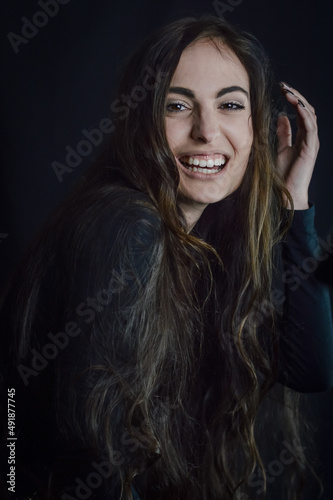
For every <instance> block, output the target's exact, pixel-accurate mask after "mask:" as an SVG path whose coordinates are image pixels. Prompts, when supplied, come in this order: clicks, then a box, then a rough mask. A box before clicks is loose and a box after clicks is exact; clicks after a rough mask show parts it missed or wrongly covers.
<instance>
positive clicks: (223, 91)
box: [169, 85, 249, 99]
mask: <svg viewBox="0 0 333 500" xmlns="http://www.w3.org/2000/svg"><path fill="white" fill-rule="evenodd" d="M237 90H238V91H240V92H243V94H245V95H246V97H249V93H248V92H247V90H245V89H243V87H239V86H238V85H232V86H231V87H224V88H223V89H221V90H219V91H218V93H217V94H216V97H215V98H216V99H218V98H219V97H222V96H224V95H225V94H229V93H230V92H236V91H237ZM169 93H172V94H180V95H184V96H185V97H189V98H190V99H195V94H194V92H193V90H190V89H187V88H185V87H170V88H169Z"/></svg>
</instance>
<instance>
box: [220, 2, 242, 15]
mask: <svg viewBox="0 0 333 500" xmlns="http://www.w3.org/2000/svg"><path fill="white" fill-rule="evenodd" d="M243 1H244V0H227V1H226V2H221V1H220V0H214V2H213V7H214V9H215V11H216V13H217V15H218V17H224V15H225V14H226V13H227V12H233V11H234V10H235V7H238V5H240V4H241V3H243Z"/></svg>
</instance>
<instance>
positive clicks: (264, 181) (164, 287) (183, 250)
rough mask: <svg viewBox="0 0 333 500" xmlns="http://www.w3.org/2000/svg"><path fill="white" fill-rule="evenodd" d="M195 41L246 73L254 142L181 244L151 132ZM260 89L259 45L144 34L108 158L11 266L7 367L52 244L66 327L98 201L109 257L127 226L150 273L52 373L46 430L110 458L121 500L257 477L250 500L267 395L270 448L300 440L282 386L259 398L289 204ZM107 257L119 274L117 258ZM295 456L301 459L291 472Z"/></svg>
mask: <svg viewBox="0 0 333 500" xmlns="http://www.w3.org/2000/svg"><path fill="white" fill-rule="evenodd" d="M199 39H210V40H212V41H214V40H218V41H222V43H223V44H225V45H226V46H228V47H229V49H230V50H232V51H233V52H234V53H235V54H236V55H237V57H238V59H239V60H240V62H241V63H242V64H243V66H244V68H245V69H246V71H247V73H248V76H249V80H250V97H251V110H252V122H253V131H254V140H253V146H252V151H251V154H250V158H249V162H248V166H247V170H246V173H245V176H244V178H243V181H242V183H241V186H240V187H239V188H238V189H237V190H236V192H235V193H233V194H232V195H230V196H229V197H228V198H227V199H225V200H222V201H221V202H218V203H216V204H214V205H212V206H208V207H207V208H206V210H205V211H204V213H203V215H202V217H201V218H200V220H199V222H198V223H197V225H196V227H195V228H194V230H193V231H192V232H191V233H189V234H188V232H187V230H186V225H185V218H184V215H183V213H182V211H181V209H180V208H179V205H178V183H179V175H178V170H177V166H176V163H175V159H174V156H173V154H172V152H171V150H170V147H169V145H168V142H167V138H166V133H165V100H166V95H167V92H168V88H169V85H170V82H171V79H172V76H173V74H174V72H175V70H176V67H177V64H178V62H179V59H180V57H181V54H182V52H183V51H184V49H186V47H188V46H189V45H190V44H192V43H193V42H195V41H196V40H199ZM271 83H272V81H271V73H270V69H269V64H268V61H267V57H266V55H265V53H264V51H263V49H262V47H261V46H260V44H259V43H258V42H257V41H256V39H255V38H254V37H253V36H252V35H250V34H247V33H245V32H242V31H241V30H239V29H238V28H237V29H235V28H234V27H232V26H231V25H230V24H229V23H228V22H226V21H225V20H223V19H218V18H215V17H211V16H205V17H201V18H198V19H196V18H187V19H181V20H179V21H176V22H173V23H172V24H170V25H168V26H167V27H164V28H162V29H159V30H158V31H156V32H155V33H153V34H152V35H151V36H149V37H148V38H147V39H146V40H145V41H144V42H143V43H142V44H141V45H140V47H139V48H138V49H137V50H136V51H135V52H134V53H133V54H132V56H131V58H130V59H129V60H128V61H127V63H126V66H125V69H124V70H123V72H122V78H121V81H120V85H119V92H118V97H119V98H118V99H117V100H115V101H113V105H112V110H113V123H114V127H115V130H114V133H113V135H112V139H111V141H110V145H109V147H108V150H107V155H106V157H105V158H103V160H102V161H99V162H97V164H96V165H95V166H94V168H93V169H91V171H90V172H89V173H87V174H86V176H85V178H84V180H83V181H82V182H81V185H80V186H79V187H78V189H77V190H76V191H75V192H74V194H73V195H72V196H71V198H70V199H69V201H68V202H67V203H66V205H65V206H64V208H62V209H61V211H60V212H59V213H58V214H57V215H56V216H55V217H54V218H53V220H52V222H50V223H49V225H48V229H47V230H44V231H43V233H42V237H41V238H40V239H39V243H38V245H35V246H34V250H33V258H30V259H29V260H28V261H27V262H26V263H25V267H24V270H25V271H24V272H25V275H26V278H25V281H24V284H23V285H22V284H21V285H20V292H19V294H18V299H17V301H16V306H15V307H16V318H18V319H17V325H16V327H15V328H16V331H17V332H19V333H18V337H17V340H16V341H15V348H14V349H15V350H16V352H17V353H18V356H19V360H22V359H25V358H26V357H27V355H28V352H29V349H30V348H31V345H33V344H34V340H33V329H34V326H35V325H36V323H38V319H36V318H37V314H38V313H37V311H38V303H39V302H38V301H39V296H40V287H41V283H42V280H43V277H44V276H45V274H47V269H48V268H49V267H50V265H51V262H52V259H53V258H54V253H55V251H54V248H55V247H56V245H57V241H59V240H60V241H61V242H62V247H63V248H65V249H66V259H67V260H68V265H67V268H66V270H63V271H62V273H63V274H62V275H59V276H58V278H57V281H56V284H57V287H58V289H57V290H58V291H57V300H58V302H57V303H58V307H59V308H60V305H61V304H62V307H63V308H65V309H66V314H67V317H68V318H70V317H71V315H70V310H71V305H70V304H71V303H74V299H72V298H71V292H70V289H71V287H70V286H69V279H67V278H66V276H68V274H70V273H72V274H74V273H73V269H75V266H76V262H77V259H78V255H79V253H80V252H84V248H85V245H92V246H94V245H95V246H96V251H97V252H98V248H97V247H98V245H101V242H100V241H101V240H99V239H97V238H94V235H96V228H95V221H96V220H97V218H98V217H99V216H100V214H101V213H106V210H107V208H108V207H110V206H111V207H113V208H112V209H113V210H114V211H115V214H116V215H117V217H118V218H119V221H122V222H119V224H120V226H119V228H120V229H119V232H118V243H117V245H116V246H117V248H118V249H122V245H123V248H124V249H126V248H128V247H127V246H126V245H127V243H126V242H127V240H128V238H129V237H130V236H132V233H135V232H136V229H135V228H136V227H140V228H141V229H140V231H141V232H140V235H141V236H140V238H141V239H140V238H139V243H140V245H143V248H144V251H145V252H146V254H147V256H148V257H147V258H148V261H149V266H148V267H149V269H148V268H147V272H146V273H145V278H144V285H142V286H138V291H137V295H136V298H135V301H134V302H133V304H131V307H120V306H119V318H120V319H119V321H117V322H115V321H114V316H111V312H110V315H108V314H109V313H108V311H107V310H106V311H105V312H104V313H103V315H100V317H99V318H97V319H96V320H95V321H93V322H92V324H91V326H90V332H89V342H88V340H87V342H88V343H87V345H89V346H93V349H94V352H95V361H94V364H93V365H91V366H89V367H85V368H82V371H81V372H79V373H78V369H77V368H76V367H75V366H74V367H73V366H69V367H67V371H66V377H65V375H64V374H63V373H61V370H59V369H57V368H56V369H55V371H54V377H55V385H54V390H55V394H56V396H55V398H54V399H55V403H54V410H55V415H56V419H57V425H58V428H59V429H61V433H62V435H63V436H75V439H76V440H77V442H78V443H81V446H82V447H85V448H86V449H89V450H95V451H93V452H92V454H94V453H96V455H98V456H101V455H102V456H103V457H104V458H105V459H106V460H108V461H110V462H111V463H113V464H114V462H115V460H114V457H115V452H116V451H117V452H119V451H121V456H122V457H123V459H124V460H122V461H121V463H119V464H118V465H117V466H116V469H117V475H118V477H119V481H120V484H121V488H122V491H123V495H124V498H125V499H127V500H130V499H131V498H132V490H131V486H132V485H133V484H134V485H135V486H136V487H137V489H138V491H140V488H141V489H144V488H146V489H147V490H148V491H151V492H152V493H151V495H152V497H153V498H156V499H157V498H158V499H161V500H162V499H168V500H170V499H171V498H172V499H174V500H176V499H183V500H185V499H191V500H193V499H200V500H204V499H206V500H208V499H209V500H213V499H221V498H223V499H228V498H230V499H236V498H237V499H238V498H242V499H243V500H244V499H245V498H249V496H247V495H250V497H251V498H253V496H251V495H253V492H254V489H253V488H254V486H253V477H254V475H255V474H257V477H261V478H262V484H263V487H262V488H261V489H260V493H257V494H256V496H255V498H261V497H264V495H265V489H266V481H265V465H266V462H265V460H266V461H267V459H268V458H267V457H269V455H267V456H266V452H267V449H266V448H269V447H265V443H266V441H265V440H266V439H267V435H266V434H265V425H264V423H265V421H266V420H267V414H268V413H267V412H268V409H269V407H271V406H272V404H273V402H272V401H273V399H274V398H275V399H276V401H277V402H276V406H275V407H274V411H275V412H276V413H275V418H276V420H277V421H278V419H279V418H280V417H279V415H280V416H281V422H282V421H283V426H284V430H283V432H282V431H281V433H280V434H278V433H277V437H278V439H279V440H282V439H283V437H285V438H288V436H289V439H291V438H292V439H294V440H295V439H296V440H298V434H299V433H298V424H297V422H298V420H297V404H296V401H295V398H296V396H295V397H294V395H293V394H292V392H288V391H287V390H286V389H281V395H280V397H275V396H274V398H273V396H272V394H273V392H272V391H274V387H273V386H274V383H275V381H276V377H277V372H278V338H279V332H278V328H277V326H276V323H277V321H276V316H277V314H278V313H277V311H276V308H274V307H266V308H265V309H264V310H265V313H264V314H263V313H262V311H263V309H262V306H263V304H266V306H267V303H268V302H269V299H270V291H271V288H272V279H273V278H272V277H273V274H274V266H273V262H274V259H273V257H274V251H275V248H276V247H277V246H278V241H279V240H280V239H281V237H282V235H283V233H284V231H285V229H286V224H285V223H283V221H284V218H283V208H284V204H285V199H286V198H287V199H289V200H290V196H289V194H288V192H287V190H286V189H285V187H284V185H283V181H282V180H281V179H280V178H279V177H278V175H277V173H276V169H275V151H274V125H273V123H272V117H273V116H274V113H273V111H272V100H271V95H270V89H271ZM126 96H127V97H126ZM128 188H130V192H131V193H143V195H144V196H143V198H140V200H139V201H137V198H135V197H134V198H135V199H136V201H135V207H136V208H135V209H136V210H137V212H138V214H137V216H136V217H133V211H131V209H130V208H128V205H125V206H123V202H122V200H123V198H122V196H121V194H122V193H124V192H127V191H128ZM133 196H134V195H133ZM140 196H141V195H140ZM127 211H128V212H127ZM126 214H128V216H126ZM147 214H148V215H149V217H152V218H153V220H154V221H155V223H154V225H155V226H154V227H157V228H158V232H157V234H158V236H156V235H155V239H154V241H153V243H152V244H151V248H148V247H147V244H145V243H144V238H143V236H144V235H146V236H147V234H148V235H149V234H150V232H151V231H152V230H153V229H152V227H151V224H150V223H149V222H147V221H146V219H145V217H146V215H147ZM131 217H132V219H131ZM133 221H134V222H135V223H134V222H133ZM136 224H138V225H139V226H136ZM147 237H148V236H147ZM142 238H143V239H142ZM124 252H125V253H126V250H123V251H122V253H124ZM115 258H116V255H115V253H114V252H113V253H111V254H110V256H109V259H110V260H108V261H107V262H103V263H100V264H99V265H98V266H97V267H96V269H97V271H96V275H95V277H94V283H95V287H102V283H103V280H105V272H106V271H105V269H106V267H107V265H109V266H111V267H112V259H115ZM121 262H122V264H119V265H120V268H119V273H120V274H121V266H122V265H123V266H125V262H126V255H123V256H122V259H121ZM59 272H60V271H59ZM66 287H67V288H66ZM95 289H96V290H97V289H100V288H95ZM59 304H60V305H59ZM260 312H261V314H259V313H260ZM114 313H115V311H114V307H113V308H112V314H113V315H114ZM259 318H260V319H259ZM110 338H112V342H111V341H110ZM39 342H40V341H39ZM44 342H45V341H44ZM111 344H112V345H111ZM115 346H116V348H115ZM96 360H98V361H96ZM56 366H57V365H56ZM64 385H66V387H67V389H65V387H64ZM287 392H288V394H287ZM286 394H287V395H286ZM286 402H287V403H288V404H286ZM282 416H283V420H282ZM274 425H275V424H274ZM266 430H267V429H266ZM280 442H281V441H280ZM294 442H295V441H294ZM296 442H298V441H296ZM129 443H131V444H132V446H130V445H129ZM133 443H134V444H136V445H137V446H133ZM271 458H272V457H271ZM273 458H274V456H273ZM304 460H305V458H304V455H303V454H301V455H300V456H299V460H298V461H299V463H300V467H302V464H303V463H304ZM296 462H297V460H295V464H296ZM288 467H289V466H288ZM290 470H291V467H290ZM260 471H261V475H260ZM289 476H290V482H287V481H286V482H285V486H284V487H285V488H286V491H284V495H283V498H286V499H287V498H297V489H298V483H297V482H296V480H295V477H294V476H293V475H292V474H291V473H290V474H289ZM251 478H252V479H251ZM251 480H252V483H251ZM51 483H52V479H51V480H50V484H51ZM280 498H281V497H280Z"/></svg>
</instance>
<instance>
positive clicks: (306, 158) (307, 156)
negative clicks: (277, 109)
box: [277, 83, 319, 210]
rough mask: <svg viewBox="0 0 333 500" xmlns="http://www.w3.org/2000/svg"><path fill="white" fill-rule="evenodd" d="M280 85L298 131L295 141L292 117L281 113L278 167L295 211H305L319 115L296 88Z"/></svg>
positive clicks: (278, 126)
mask: <svg viewBox="0 0 333 500" xmlns="http://www.w3.org/2000/svg"><path fill="white" fill-rule="evenodd" d="M280 85H281V90H282V92H283V93H284V94H285V96H286V99H287V101H288V102H290V104H292V105H293V106H294V108H295V110H296V112H297V125H298V130H297V134H296V139H295V143H294V144H292V131H291V125H290V122H289V119H288V118H287V116H283V115H282V116H279V118H278V123H277V136H278V155H277V167H278V170H279V171H280V174H281V175H282V176H283V177H284V179H285V182H286V186H287V188H288V190H289V192H290V194H291V197H292V199H293V202H294V208H295V210H305V209H307V208H309V204H308V189H309V185H310V181H311V177H312V172H313V168H314V165H315V161H316V158H317V154H318V150H319V139H318V129H317V117H316V114H315V110H314V108H313V107H312V106H311V104H309V103H308V101H307V100H306V99H305V98H304V97H303V96H302V95H301V94H300V93H299V92H297V90H295V89H293V88H292V87H290V86H289V85H287V84H285V83H281V84H280ZM288 208H290V207H288Z"/></svg>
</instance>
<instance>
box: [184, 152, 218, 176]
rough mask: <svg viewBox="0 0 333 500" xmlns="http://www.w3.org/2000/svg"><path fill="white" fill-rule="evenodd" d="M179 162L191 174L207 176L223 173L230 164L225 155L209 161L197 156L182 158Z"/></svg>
mask: <svg viewBox="0 0 333 500" xmlns="http://www.w3.org/2000/svg"><path fill="white" fill-rule="evenodd" d="M178 160H179V161H180V163H181V164H182V165H183V166H184V167H185V168H186V169H187V170H189V171H190V172H200V173H201V174H207V175H211V174H217V173H218V172H221V170H222V169H223V168H224V167H225V166H226V164H227V162H228V159H227V158H226V157H225V156H223V155H219V156H216V157H210V158H208V159H206V158H200V157H197V156H181V157H180V158H178Z"/></svg>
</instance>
